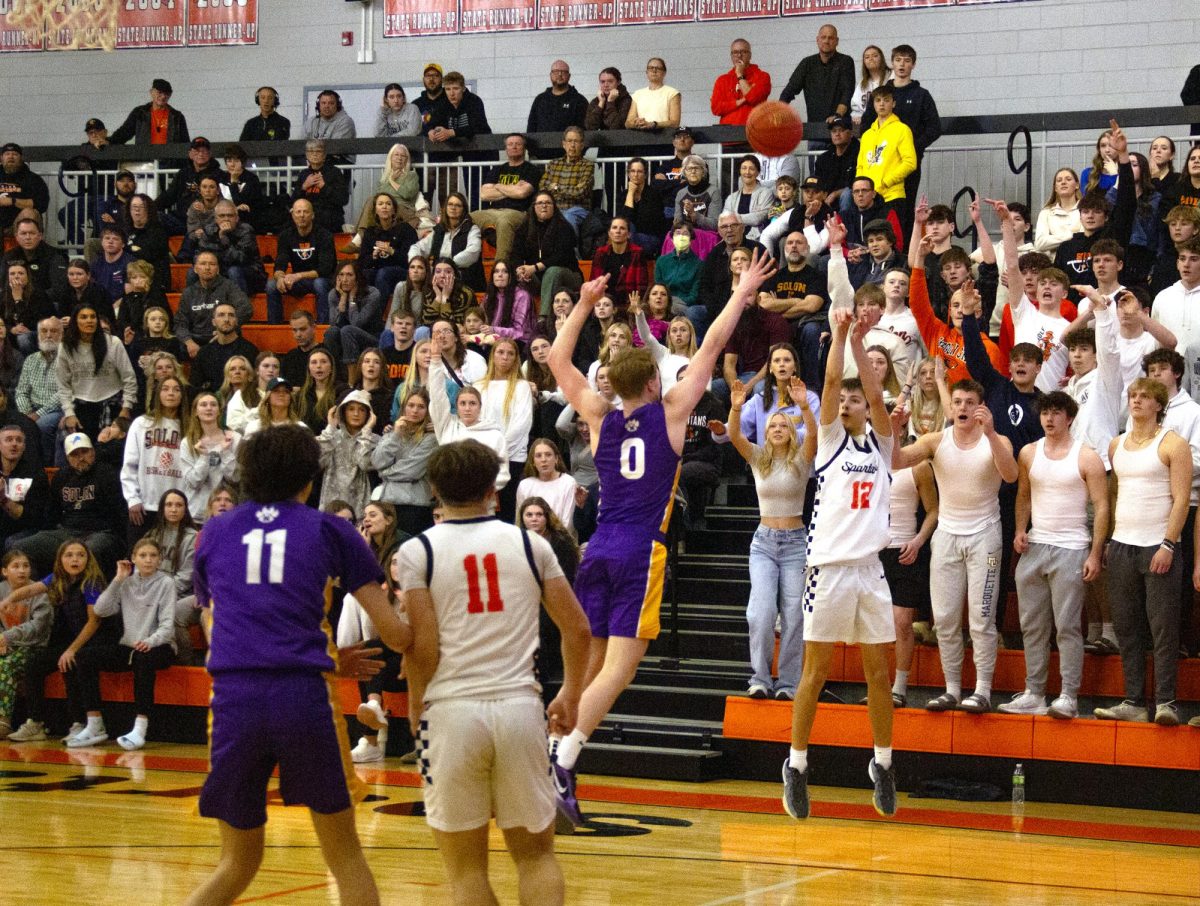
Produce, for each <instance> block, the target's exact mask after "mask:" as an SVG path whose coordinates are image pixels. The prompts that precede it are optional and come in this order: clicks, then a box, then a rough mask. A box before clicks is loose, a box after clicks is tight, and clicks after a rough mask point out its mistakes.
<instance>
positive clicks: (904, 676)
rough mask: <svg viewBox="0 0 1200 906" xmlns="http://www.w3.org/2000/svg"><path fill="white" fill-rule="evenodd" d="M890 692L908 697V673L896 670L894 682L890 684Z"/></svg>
mask: <svg viewBox="0 0 1200 906" xmlns="http://www.w3.org/2000/svg"><path fill="white" fill-rule="evenodd" d="M892 691H893V692H895V693H896V694H897V695H908V671H907V670H897V671H896V681H895V682H894V683H892Z"/></svg>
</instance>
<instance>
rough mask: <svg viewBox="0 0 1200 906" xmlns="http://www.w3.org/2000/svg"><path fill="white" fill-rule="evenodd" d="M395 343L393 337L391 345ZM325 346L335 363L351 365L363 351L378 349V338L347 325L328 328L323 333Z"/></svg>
mask: <svg viewBox="0 0 1200 906" xmlns="http://www.w3.org/2000/svg"><path fill="white" fill-rule="evenodd" d="M395 342H396V338H395V336H393V337H392V344H393V345H395ZM325 346H326V348H327V349H328V350H329V352H330V354H332V355H333V360H334V361H335V362H341V363H342V364H343V365H353V364H354V363H355V362H357V361H358V357H359V356H360V355H362V352H363V350H364V349H377V348H379V338H378V337H376V336H374V335H373V334H370V333H368V332H367V331H365V330H363V329H362V328H361V327H355V326H354V325H353V324H347V325H345V326H344V327H330V328H328V329H327V330H326V331H325Z"/></svg>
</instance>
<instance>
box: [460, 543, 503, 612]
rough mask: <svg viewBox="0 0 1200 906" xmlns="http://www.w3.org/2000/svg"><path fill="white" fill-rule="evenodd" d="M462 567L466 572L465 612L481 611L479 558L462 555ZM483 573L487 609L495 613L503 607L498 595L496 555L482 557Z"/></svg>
mask: <svg viewBox="0 0 1200 906" xmlns="http://www.w3.org/2000/svg"><path fill="white" fill-rule="evenodd" d="M463 569H464V570H466V572H467V613H483V611H484V604H483V596H482V595H481V594H480V593H479V592H480V589H479V559H478V558H477V557H476V556H475V555H474V554H470V555H469V556H466V557H463ZM483 574H484V576H486V577H487V611H488V613H495V612H496V611H499V610H503V609H504V601H503V600H502V599H501V597H500V572H499V570H498V568H497V566H496V555H495V554H487V555H486V556H484V558H483Z"/></svg>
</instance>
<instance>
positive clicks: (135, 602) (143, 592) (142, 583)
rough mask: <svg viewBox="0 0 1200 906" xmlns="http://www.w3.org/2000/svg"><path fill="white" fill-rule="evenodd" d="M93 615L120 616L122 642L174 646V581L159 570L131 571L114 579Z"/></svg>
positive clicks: (105, 590)
mask: <svg viewBox="0 0 1200 906" xmlns="http://www.w3.org/2000/svg"><path fill="white" fill-rule="evenodd" d="M94 609H95V612H96V616H98V617H110V616H113V615H115V614H117V613H119V614H120V615H121V621H122V623H123V624H124V627H125V628H124V630H123V631H122V633H121V644H122V645H126V646H128V647H130V648H132V647H133V646H134V645H136V644H137V643H138V642H145V643H146V644H148V645H149V646H150V647H151V648H157V647H158V646H160V645H170V646H171V649H172V650H173V651H174V650H176V648H175V580H174V579H173V578H171V577H170V576H168V575H167V574H166V573H164V572H162V571H159V572H156V573H155V574H154V575H152V576H143V575H141V574H140V573H139V572H137V570H136V569H135V570H134V573H133V575H132V576H130V577H129V578H128V579H113V581H112V583H111V584H110V585H109V586H108V588H106V589H104V591H103V592H102V593H101V595H100V598H99V600H97V601H96V606H95V608H94Z"/></svg>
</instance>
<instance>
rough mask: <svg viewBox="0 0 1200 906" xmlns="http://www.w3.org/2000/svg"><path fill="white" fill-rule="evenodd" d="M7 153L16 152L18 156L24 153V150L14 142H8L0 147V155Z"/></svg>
mask: <svg viewBox="0 0 1200 906" xmlns="http://www.w3.org/2000/svg"><path fill="white" fill-rule="evenodd" d="M8 151H16V152H17V153H18V154H24V153H25V149H24V148H22V147H21V146H20V145H18V144H17V143H16V142H8V143H7V144H5V145H4V146H3V147H0V154H4V153H6V152H8Z"/></svg>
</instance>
